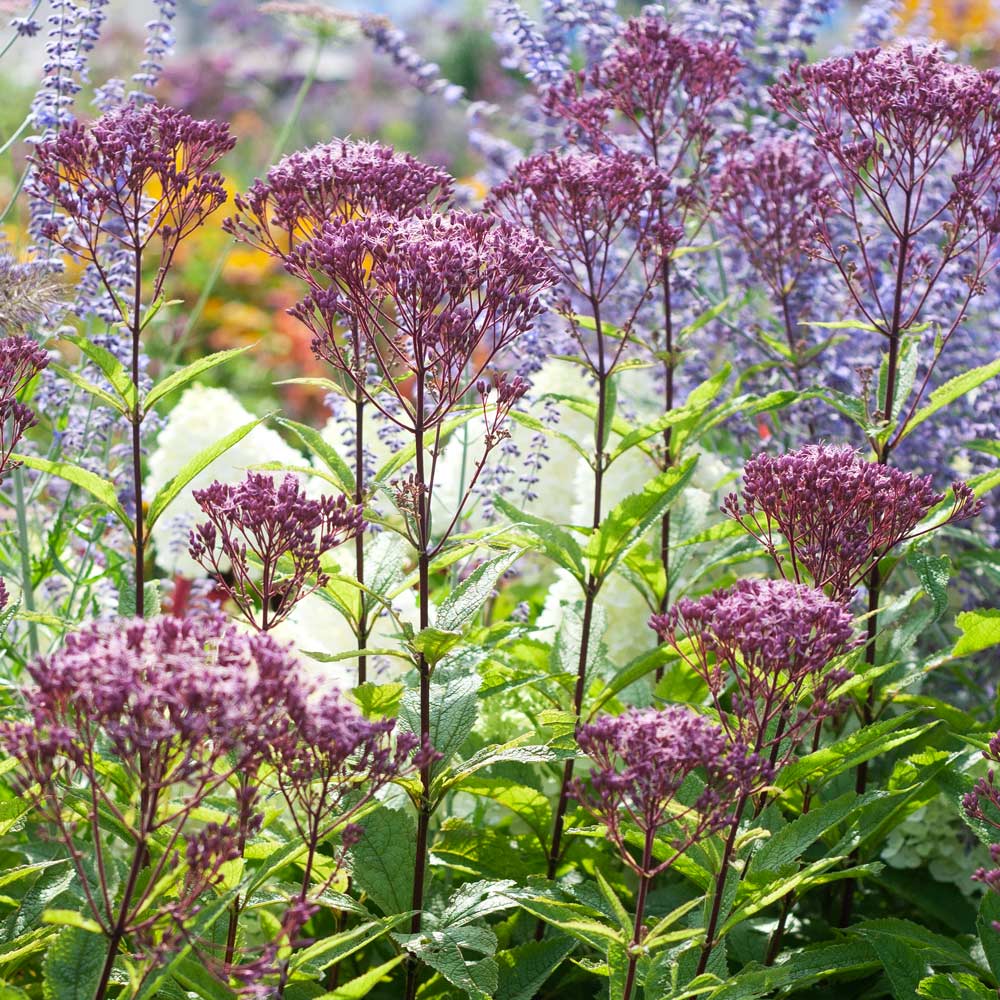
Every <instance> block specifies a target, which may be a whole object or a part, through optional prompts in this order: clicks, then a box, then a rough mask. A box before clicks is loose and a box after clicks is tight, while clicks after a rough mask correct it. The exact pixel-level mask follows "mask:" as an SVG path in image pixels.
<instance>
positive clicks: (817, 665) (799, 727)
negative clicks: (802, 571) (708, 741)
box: [650, 580, 858, 769]
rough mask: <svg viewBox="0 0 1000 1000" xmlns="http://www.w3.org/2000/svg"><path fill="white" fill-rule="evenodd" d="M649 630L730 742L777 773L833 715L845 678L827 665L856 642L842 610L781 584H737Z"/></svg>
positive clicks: (678, 609)
mask: <svg viewBox="0 0 1000 1000" xmlns="http://www.w3.org/2000/svg"><path fill="white" fill-rule="evenodd" d="M650 625H651V626H652V628H653V629H655V630H656V633H657V635H658V636H659V637H660V641H661V642H667V643H670V645H672V646H673V647H674V648H675V649H676V650H677V652H678V653H679V654H680V655H681V656H682V657H683V658H684V660H685V662H687V663H688V664H689V665H690V666H691V667H692V669H693V670H694V671H695V672H696V673H697V674H698V675H699V676H700V677H701V678H702V679H703V680H704V681H705V683H706V684H707V685H708V689H709V691H710V693H711V695H712V700H713V702H714V703H715V708H716V711H717V712H718V714H719V719H720V721H721V723H722V726H723V728H724V729H725V730H726V732H727V733H728V734H729V736H730V738H731V739H733V740H735V741H738V742H740V743H744V744H746V745H747V746H748V747H750V748H751V749H752V750H753V751H754V752H755V753H759V754H762V755H766V756H767V757H768V759H769V761H770V763H771V764H772V765H773V766H774V767H775V768H776V769H778V768H780V767H783V766H784V765H785V764H786V763H787V762H788V761H789V760H790V759H791V758H792V756H793V754H794V753H795V749H796V746H797V745H798V743H799V741H800V740H801V739H802V737H803V735H804V734H805V731H806V730H807V729H809V728H811V727H812V726H814V725H815V724H817V723H818V722H820V721H822V720H823V719H824V718H826V717H827V716H829V715H832V714H833V713H834V712H835V711H836V709H837V705H836V703H835V702H832V701H831V700H830V695H831V693H832V691H833V689H834V688H836V687H837V685H838V684H841V683H842V682H843V681H845V680H847V678H848V677H850V676H851V674H850V671H849V670H847V669H846V668H845V667H842V666H836V667H831V666H830V664H831V661H833V660H836V659H837V658H839V657H840V656H842V655H843V654H845V653H847V652H848V651H849V650H851V649H852V648H854V647H855V646H856V645H858V640H857V639H856V638H855V635H854V627H853V625H852V622H851V616H850V614H849V613H848V612H847V610H846V609H845V608H844V607H843V605H841V604H839V603H838V602H836V601H833V600H831V599H830V598H828V597H826V596H825V595H824V594H823V593H822V591H819V590H816V589H815V588H813V587H807V586H805V585H804V584H799V583H791V582H789V581H787V580H738V581H737V582H736V583H735V584H734V585H733V586H732V587H730V588H729V589H728V590H717V591H715V592H714V593H712V594H708V595H706V596H705V597H702V598H700V599H698V600H696V601H693V600H689V599H687V598H684V599H682V600H680V601H678V602H677V603H676V604H675V605H674V606H673V607H672V608H671V609H670V611H669V612H668V613H667V614H665V615H655V616H654V617H653V618H652V619H651V621H650Z"/></svg>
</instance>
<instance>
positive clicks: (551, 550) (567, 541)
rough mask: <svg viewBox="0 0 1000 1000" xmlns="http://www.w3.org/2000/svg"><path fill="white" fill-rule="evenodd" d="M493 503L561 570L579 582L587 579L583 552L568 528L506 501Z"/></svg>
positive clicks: (499, 500) (501, 500)
mask: <svg viewBox="0 0 1000 1000" xmlns="http://www.w3.org/2000/svg"><path fill="white" fill-rule="evenodd" d="M493 503H494V506H495V507H496V508H497V510H499V511H500V513H501V514H503V515H504V516H505V517H507V518H508V519H509V520H510V521H512V522H513V525H512V527H513V529H514V530H515V531H517V532H520V533H521V534H523V535H527V536H528V538H530V539H534V540H535V541H537V542H538V543H539V545H540V546H541V549H542V551H543V552H544V553H545V555H547V556H548V557H549V559H551V560H552V561H553V562H554V563H555V564H556V565H557V566H559V567H561V568H562V569H565V570H567V571H568V572H570V573H572V574H573V576H574V577H575V578H576V579H577V580H582V579H583V577H584V574H585V571H584V565H583V549H582V548H580V543H579V542H577V540H576V539H575V538H574V537H573V536H572V535H571V534H570V533H569V532H568V531H567V530H566V529H565V528H562V527H560V526H559V525H558V524H554V523H553V522H552V521H547V520H545V518H542V517H536V516H534V515H533V514H527V513H525V512H524V511H522V510H518V509H517V508H516V507H515V506H514V505H513V504H510V503H508V502H507V501H506V500H504V498H503V497H495V498H494V501H493Z"/></svg>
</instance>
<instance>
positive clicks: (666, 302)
mask: <svg viewBox="0 0 1000 1000" xmlns="http://www.w3.org/2000/svg"><path fill="white" fill-rule="evenodd" d="M662 271H663V345H664V346H663V352H664V359H663V412H664V413H670V412H671V410H673V408H674V369H675V368H676V365H675V364H674V323H673V315H672V306H671V301H670V258H669V257H664V259H663V268H662ZM672 441H673V432H672V429H671V428H670V427H668V428H667V429H666V430H665V431H664V432H663V468H664V470H667V469H669V468H670V467H671V465H673V461H674V460H673V455H672V453H671V444H672ZM660 561H661V562H662V564H663V594H662V596H661V597H660V607H659V611H660V614H664V613H665V612H666V610H667V608H668V607H670V511H669V510H668V511H667V512H666V513H665V514H664V515H663V518H662V520H661V522H660ZM662 676H663V668H662V667H659V668H657V671H656V679H657V680H660V678H661V677H662Z"/></svg>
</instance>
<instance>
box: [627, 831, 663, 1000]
mask: <svg viewBox="0 0 1000 1000" xmlns="http://www.w3.org/2000/svg"><path fill="white" fill-rule="evenodd" d="M655 838H656V831H655V830H647V831H646V840H645V843H644V844H643V848H642V874H641V875H640V876H639V892H638V894H637V895H636V897H635V926H634V930H633V931H632V946H631V948H630V949H629V952H630V954H629V958H628V971H627V972H626V973H625V988H624V989H623V990H622V1000H632V990H633V988H634V986H635V967H636V964H637V963H638V961H639V945H641V944H642V937H643V933H642V931H643V927H642V921H643V919H644V917H645V915H646V897H647V896H648V895H649V887H650V886H651V885H652V883H653V879H652V876H650V875H647V874H646V873H647V872H648V871H649V869H650V868H651V867H652V865H653V841H654V839H655Z"/></svg>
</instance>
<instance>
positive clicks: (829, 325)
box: [799, 319, 879, 333]
mask: <svg viewBox="0 0 1000 1000" xmlns="http://www.w3.org/2000/svg"><path fill="white" fill-rule="evenodd" d="M799 326H818V327H819V328H820V329H821V330H867V331H868V332H869V333H878V332H879V330H878V327H877V326H872V325H871V323H865V322H863V321H862V320H858V319H841V320H835V321H832V322H830V321H824V322H820V321H819V320H813V321H811V322H808V321H806V320H799Z"/></svg>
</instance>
